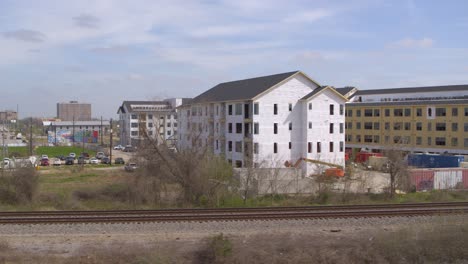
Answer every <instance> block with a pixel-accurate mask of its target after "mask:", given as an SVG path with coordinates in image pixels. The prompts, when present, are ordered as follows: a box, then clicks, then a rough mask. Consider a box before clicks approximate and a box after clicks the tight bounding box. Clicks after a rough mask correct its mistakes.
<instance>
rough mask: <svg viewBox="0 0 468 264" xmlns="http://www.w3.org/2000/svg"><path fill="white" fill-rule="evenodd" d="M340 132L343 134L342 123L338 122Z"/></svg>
mask: <svg viewBox="0 0 468 264" xmlns="http://www.w3.org/2000/svg"><path fill="white" fill-rule="evenodd" d="M340 134H343V123H340Z"/></svg>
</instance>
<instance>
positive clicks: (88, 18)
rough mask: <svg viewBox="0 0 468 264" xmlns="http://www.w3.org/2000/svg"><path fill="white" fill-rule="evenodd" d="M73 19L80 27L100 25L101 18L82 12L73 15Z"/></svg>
mask: <svg viewBox="0 0 468 264" xmlns="http://www.w3.org/2000/svg"><path fill="white" fill-rule="evenodd" d="M73 21H75V25H77V26H79V27H84V28H97V27H99V22H100V19H99V18H97V17H95V16H93V15H90V14H81V15H79V16H76V17H73Z"/></svg>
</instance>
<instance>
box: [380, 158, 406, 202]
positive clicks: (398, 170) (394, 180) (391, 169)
mask: <svg viewBox="0 0 468 264" xmlns="http://www.w3.org/2000/svg"><path fill="white" fill-rule="evenodd" d="M384 155H385V156H386V157H387V158H388V161H387V164H386V169H387V171H388V173H389V174H390V186H389V193H390V197H392V198H393V197H394V195H395V192H396V190H397V189H400V190H404V191H407V190H408V189H409V177H408V166H407V164H406V162H405V161H404V160H403V157H404V153H403V152H402V151H399V150H395V149H389V150H386V151H384Z"/></svg>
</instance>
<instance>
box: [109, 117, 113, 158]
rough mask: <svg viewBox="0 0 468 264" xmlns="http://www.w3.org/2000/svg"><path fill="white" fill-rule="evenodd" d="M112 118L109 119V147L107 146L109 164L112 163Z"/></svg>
mask: <svg viewBox="0 0 468 264" xmlns="http://www.w3.org/2000/svg"><path fill="white" fill-rule="evenodd" d="M112 132H113V130H112V118H111V119H110V144H109V145H110V148H109V166H111V165H112Z"/></svg>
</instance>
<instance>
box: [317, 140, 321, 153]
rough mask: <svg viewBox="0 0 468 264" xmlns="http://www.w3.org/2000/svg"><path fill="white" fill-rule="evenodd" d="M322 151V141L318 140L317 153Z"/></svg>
mask: <svg viewBox="0 0 468 264" xmlns="http://www.w3.org/2000/svg"><path fill="white" fill-rule="evenodd" d="M320 152H322V144H321V143H320V142H317V153H320Z"/></svg>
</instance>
